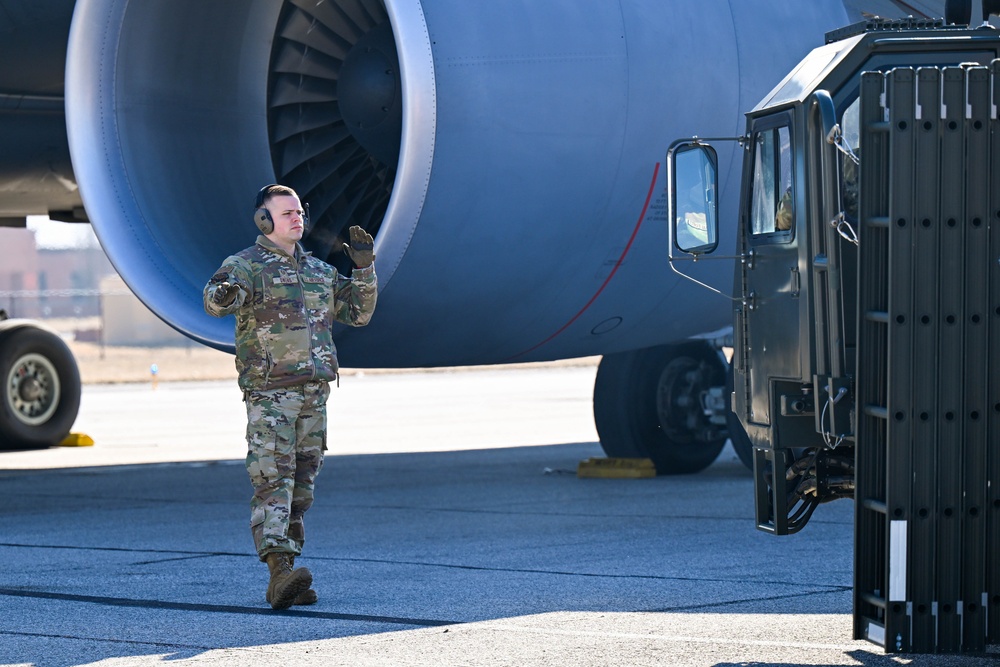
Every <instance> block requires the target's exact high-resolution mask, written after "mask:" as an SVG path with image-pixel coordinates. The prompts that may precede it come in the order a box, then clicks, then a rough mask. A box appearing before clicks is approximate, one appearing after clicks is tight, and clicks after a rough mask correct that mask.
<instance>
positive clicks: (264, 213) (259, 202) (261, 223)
mask: <svg viewBox="0 0 1000 667" xmlns="http://www.w3.org/2000/svg"><path fill="white" fill-rule="evenodd" d="M276 185H277V184H276V183H271V184H270V185H265V186H264V187H262V188H261V189H260V192H258V193H257V199H256V200H254V204H253V207H254V212H253V221H254V224H255V225H257V229H259V230H260V233H261V234H263V235H264V236H267V235H268V234H270V233H271V232H273V231H274V218H272V217H271V212H270V211H268V210H267V209H266V208H264V200H265V199H267V195H269V194H270V192H271V188H273V187H276Z"/></svg>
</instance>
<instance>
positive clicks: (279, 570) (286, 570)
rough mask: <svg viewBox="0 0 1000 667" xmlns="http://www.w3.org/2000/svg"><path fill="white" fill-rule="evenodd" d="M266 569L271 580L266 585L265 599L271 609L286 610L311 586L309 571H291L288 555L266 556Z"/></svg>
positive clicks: (304, 569) (273, 554)
mask: <svg viewBox="0 0 1000 667" xmlns="http://www.w3.org/2000/svg"><path fill="white" fill-rule="evenodd" d="M267 569H268V570H270V571H271V580H270V581H269V582H268V584H267V595H266V598H267V601H268V602H270V603H271V608H272V609H288V608H289V607H291V606H292V604H293V603H294V602H295V598H297V597H298V596H299V594H300V593H304V592H305V591H307V590H308V589H309V586H311V585H312V573H311V572H309V570H307V569H306V568H304V567H300V568H299V569H297V570H292V562H291V555H290V554H286V553H270V554H267Z"/></svg>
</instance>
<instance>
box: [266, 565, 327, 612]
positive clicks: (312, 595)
mask: <svg viewBox="0 0 1000 667" xmlns="http://www.w3.org/2000/svg"><path fill="white" fill-rule="evenodd" d="M288 564H289V565H290V566H291V567H292V569H293V570H294V569H295V556H292V555H291V554H289V556H288ZM306 571H307V572H308V570H306ZM265 597H266V598H267V601H268V602H270V601H271V587H270V586H268V587H267V595H266V596H265ZM318 601H319V596H318V595H316V591H314V590H313V589H311V588H310V589H307V590H304V591H302V592H301V593H299V594H298V595H297V596H295V601H294V602H292V604H293V605H299V606H302V605H307V604H316V603H317V602H318Z"/></svg>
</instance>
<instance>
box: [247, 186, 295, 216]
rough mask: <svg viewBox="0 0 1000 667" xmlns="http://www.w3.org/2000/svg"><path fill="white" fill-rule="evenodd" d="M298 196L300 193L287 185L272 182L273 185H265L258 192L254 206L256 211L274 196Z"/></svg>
mask: <svg viewBox="0 0 1000 667" xmlns="http://www.w3.org/2000/svg"><path fill="white" fill-rule="evenodd" d="M281 196H289V197H298V196H299V195H298V193H297V192H295V190H293V189H291V188H290V187H288V186H287V185H278V184H277V183H272V184H271V185H265V186H264V187H262V188H261V189H260V191H259V192H258V193H257V199H256V200H254V204H253V208H254V210H255V211H256V210H257V209H258V208H261V207H262V206H264V204H266V203H267V202H269V201H271V198H272V197H281Z"/></svg>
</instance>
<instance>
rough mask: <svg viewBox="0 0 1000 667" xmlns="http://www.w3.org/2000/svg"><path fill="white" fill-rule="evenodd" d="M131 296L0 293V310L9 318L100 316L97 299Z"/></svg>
mask: <svg viewBox="0 0 1000 667" xmlns="http://www.w3.org/2000/svg"><path fill="white" fill-rule="evenodd" d="M131 294H132V292H130V291H129V290H127V289H110V290H100V289H93V288H91V289H47V290H7V291H4V290H0V309H3V310H6V311H7V315H8V316H9V317H26V318H35V319H45V318H49V317H94V316H97V317H100V316H101V314H102V301H101V297H106V296H126V295H131Z"/></svg>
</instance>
